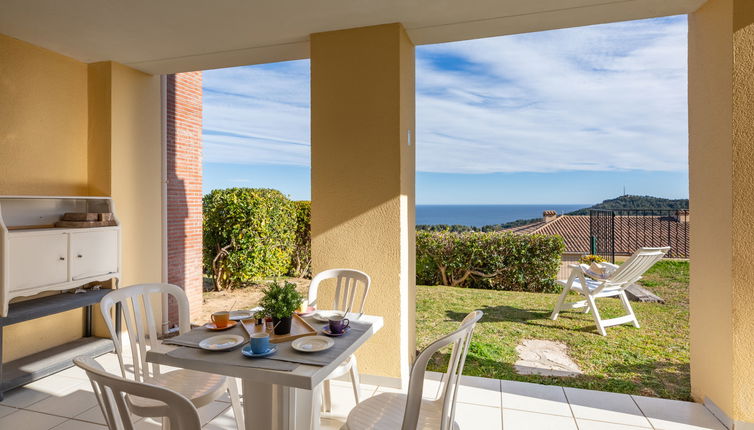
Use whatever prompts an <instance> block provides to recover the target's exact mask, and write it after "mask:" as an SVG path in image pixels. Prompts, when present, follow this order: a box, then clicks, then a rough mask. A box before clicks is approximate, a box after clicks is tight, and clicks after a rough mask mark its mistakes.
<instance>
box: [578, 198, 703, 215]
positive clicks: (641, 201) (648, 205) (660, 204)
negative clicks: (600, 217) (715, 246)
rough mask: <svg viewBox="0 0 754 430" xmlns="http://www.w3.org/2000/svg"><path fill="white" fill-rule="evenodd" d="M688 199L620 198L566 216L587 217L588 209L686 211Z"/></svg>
mask: <svg viewBox="0 0 754 430" xmlns="http://www.w3.org/2000/svg"><path fill="white" fill-rule="evenodd" d="M688 208H689V199H677V200H671V199H663V198H660V197H652V196H629V195H626V196H620V197H616V198H614V199H608V200H605V201H603V202H602V203H597V204H596V205H594V206H592V207H588V208H584V209H579V210H577V211H573V212H569V213H568V214H567V215H589V210H590V209H688Z"/></svg>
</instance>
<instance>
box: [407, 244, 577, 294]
mask: <svg viewBox="0 0 754 430" xmlns="http://www.w3.org/2000/svg"><path fill="white" fill-rule="evenodd" d="M564 249H565V245H564V243H563V238H561V237H560V236H549V235H538V234H534V235H514V234H511V233H505V232H490V233H483V232H466V233H452V232H430V231H418V232H417V233H416V278H417V279H416V282H417V283H418V284H423V285H438V284H439V285H450V286H459V287H473V288H486V289H496V290H512V291H536V292H552V291H556V290H557V288H556V286H555V277H556V275H557V273H558V269H559V265H560V255H561V254H562V253H563V250H564Z"/></svg>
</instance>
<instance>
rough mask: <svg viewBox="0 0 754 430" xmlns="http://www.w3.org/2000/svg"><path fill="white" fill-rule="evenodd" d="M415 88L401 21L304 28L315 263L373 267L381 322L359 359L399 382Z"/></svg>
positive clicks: (411, 322)
mask: <svg viewBox="0 0 754 430" xmlns="http://www.w3.org/2000/svg"><path fill="white" fill-rule="evenodd" d="M414 92H415V90H414V45H413V43H412V42H411V40H409V38H408V36H407V35H406V32H405V30H404V29H403V27H402V26H401V25H400V24H387V25H380V26H374V27H365V28H356V29H351V30H342V31H333V32H327V33H318V34H313V35H312V36H311V115H312V116H311V120H312V123H311V127H312V137H311V139H312V259H313V266H314V271H315V273H316V272H319V271H322V270H325V269H330V268H338V267H347V268H355V269H359V270H363V271H365V272H366V273H368V274H369V275H370V276H371V277H372V289H371V291H370V296H369V298H368V300H367V307H366V309H367V312H368V313H370V314H376V315H381V316H383V317H384V318H385V327H384V328H383V329H382V330H381V331H380V332H379V333H378V334H377V335H376V336H375V337H374V338H373V339H372V340H371V341H369V342H368V343H367V344H366V345H365V346H364V347H363V348H361V350H360V352H359V354H358V358H359V367H360V370H361V371H362V373H365V374H371V375H381V376H389V377H399V378H401V379H402V381H403V382H404V383H405V382H406V381H407V378H408V372H409V364H410V361H411V360H412V359H413V356H414V352H415V347H414V343H415V342H414V333H415V316H414V313H415V303H414V301H415V290H416V287H415V261H414V259H415V245H414V242H415V236H414V224H415V216H414V204H415V201H414V200H415V199H414V176H415V151H414V141H413V138H412V136H413V133H414V110H415V109H414ZM325 291H327V289H325ZM325 303H327V302H325Z"/></svg>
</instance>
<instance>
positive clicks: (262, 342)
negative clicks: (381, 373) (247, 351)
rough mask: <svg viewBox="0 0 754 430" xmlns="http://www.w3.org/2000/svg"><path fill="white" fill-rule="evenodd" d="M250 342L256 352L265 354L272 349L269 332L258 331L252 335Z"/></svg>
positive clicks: (252, 349) (252, 350)
mask: <svg viewBox="0 0 754 430" xmlns="http://www.w3.org/2000/svg"><path fill="white" fill-rule="evenodd" d="M250 338H251V339H250V341H249V344H250V345H251V352H253V353H254V354H264V353H265V352H267V351H269V350H270V335H269V334H267V332H257V333H253V334H251V336H250Z"/></svg>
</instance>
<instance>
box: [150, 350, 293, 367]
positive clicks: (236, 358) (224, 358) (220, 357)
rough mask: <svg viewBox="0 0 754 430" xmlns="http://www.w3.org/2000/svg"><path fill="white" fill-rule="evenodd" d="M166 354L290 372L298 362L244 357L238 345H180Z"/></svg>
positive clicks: (180, 357) (181, 357) (179, 357)
mask: <svg viewBox="0 0 754 430" xmlns="http://www.w3.org/2000/svg"><path fill="white" fill-rule="evenodd" d="M147 354H148V353H147ZM167 355H168V356H169V357H173V358H178V359H181V360H189V361H205V362H218V363H223V364H226V365H231V366H241V367H254V368H257V369H267V370H280V371H284V372H290V371H291V370H293V369H295V368H297V367H298V364H296V363H291V362H287V361H275V360H270V359H267V358H249V357H245V356H244V355H243V354H241V348H240V347H239V348H235V349H232V350H230V351H205V350H203V349H197V348H187V347H180V348H176V349H174V350H172V351H169V352H168V353H167Z"/></svg>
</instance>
